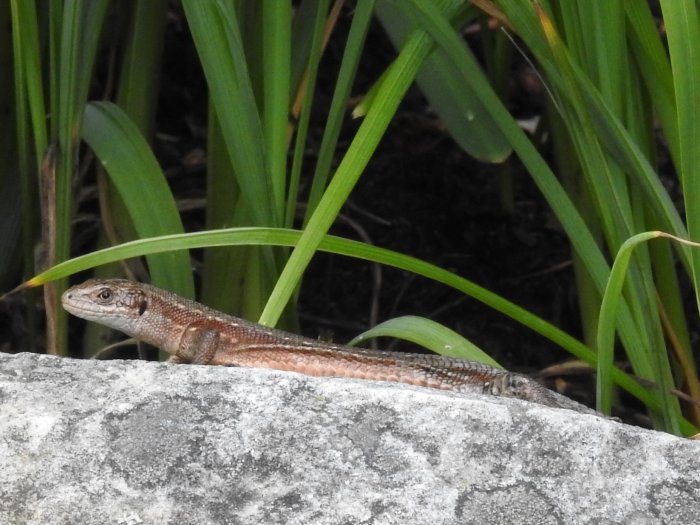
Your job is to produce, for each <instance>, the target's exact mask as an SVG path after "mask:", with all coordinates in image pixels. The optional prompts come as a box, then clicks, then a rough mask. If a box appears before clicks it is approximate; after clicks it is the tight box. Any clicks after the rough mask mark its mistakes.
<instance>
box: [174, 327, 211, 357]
mask: <svg viewBox="0 0 700 525" xmlns="http://www.w3.org/2000/svg"><path fill="white" fill-rule="evenodd" d="M219 339H220V334H219V331H218V330H216V329H214V328H211V327H207V326H202V325H201V324H200V323H192V324H190V325H188V326H187V328H185V331H184V332H183V333H182V338H181V339H180V345H179V347H178V349H177V354H176V357H178V358H180V359H182V360H184V361H187V362H189V363H192V364H194V365H208V364H209V363H210V362H211V360H212V359H213V358H214V356H215V355H216V351H217V349H218V347H219Z"/></svg>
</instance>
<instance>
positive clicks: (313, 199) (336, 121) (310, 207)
mask: <svg viewBox="0 0 700 525" xmlns="http://www.w3.org/2000/svg"><path fill="white" fill-rule="evenodd" d="M374 5H375V1H374V0H365V1H363V2H360V3H359V4H358V5H357V6H356V7H355V13H354V16H353V19H352V25H351V26H350V33H349V35H348V40H347V43H346V45H345V51H344V53H343V59H342V62H341V64H340V71H339V73H338V81H337V82H336V87H335V91H334V92H333V100H332V102H331V107H330V109H329V111H328V120H327V122H326V128H325V130H324V133H323V140H322V141H321V147H320V150H319V154H318V162H317V163H316V169H315V171H314V178H313V182H312V184H311V190H310V192H309V200H308V204H307V207H306V214H305V216H304V224H306V223H307V222H308V219H309V218H310V217H311V214H312V213H313V212H314V210H316V207H317V206H318V202H319V200H320V199H321V196H322V195H323V191H324V190H325V189H326V183H327V182H328V177H329V176H330V170H331V165H332V163H333V154H334V152H335V147H336V144H337V143H338V137H339V136H340V129H341V126H342V124H343V117H344V116H345V111H346V107H347V103H348V100H349V98H350V90H351V89H352V83H353V81H354V79H355V74H356V73H357V68H358V65H359V62H360V56H361V54H362V50H363V48H364V43H365V39H366V37H367V31H368V30H369V24H370V22H371V20H372V13H373V11H374Z"/></svg>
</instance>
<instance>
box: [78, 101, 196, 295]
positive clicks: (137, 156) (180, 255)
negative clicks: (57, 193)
mask: <svg viewBox="0 0 700 525" xmlns="http://www.w3.org/2000/svg"><path fill="white" fill-rule="evenodd" d="M81 133H82V137H83V140H85V142H87V143H88V145H89V146H90V147H91V148H92V149H93V151H94V152H95V154H96V155H97V157H98V158H99V159H100V162H101V163H102V165H103V166H104V168H105V170H106V171H107V174H108V175H109V177H110V180H111V181H112V183H113V184H114V186H115V187H116V188H117V190H118V191H119V194H120V195H121V197H122V200H123V201H124V204H125V205H126V207H127V209H128V210H129V214H130V216H131V220H132V222H133V224H134V227H135V228H136V231H137V233H138V235H139V236H141V237H153V236H156V235H164V234H168V233H182V232H183V231H184V228H183V227H182V221H181V220H180V215H179V214H178V211H177V207H176V206H175V200H174V199H173V195H172V193H171V192H170V188H169V187H168V184H167V182H166V181H165V176H164V175H163V172H162V171H161V169H160V166H158V162H157V161H156V159H155V157H154V156H153V153H152V152H151V149H150V148H149V147H148V144H147V143H146V141H145V139H144V138H143V136H142V135H141V133H140V132H139V130H138V128H136V126H135V125H134V123H133V122H131V120H130V119H129V117H128V116H127V115H126V114H125V113H124V112H123V111H122V110H121V109H120V108H119V107H118V106H116V105H114V104H112V103H109V102H92V103H90V104H88V105H87V106H86V108H85V114H84V118H83V126H82V131H81ZM144 196H147V198H148V206H144V205H143V203H144ZM148 267H149V269H150V272H151V275H152V278H153V282H154V283H158V285H159V286H164V287H166V288H169V289H171V290H173V291H177V293H180V294H182V295H184V296H186V297H194V283H193V281H192V271H191V269H190V260H189V254H188V253H187V252H183V251H180V252H173V253H167V254H160V255H149V256H148Z"/></svg>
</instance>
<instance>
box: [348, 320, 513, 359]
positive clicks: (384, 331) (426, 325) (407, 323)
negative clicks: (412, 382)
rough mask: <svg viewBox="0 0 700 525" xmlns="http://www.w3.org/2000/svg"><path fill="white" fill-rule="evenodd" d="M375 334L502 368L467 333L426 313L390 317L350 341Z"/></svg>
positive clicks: (361, 340) (363, 339)
mask: <svg viewBox="0 0 700 525" xmlns="http://www.w3.org/2000/svg"><path fill="white" fill-rule="evenodd" d="M373 337H396V338H398V339H404V340H406V341H411V342H412V343H416V344H418V345H420V346H422V347H424V348H428V349H429V350H432V351H433V352H435V353H436V354H440V355H444V356H447V357H459V358H460V359H468V360H470V361H479V362H481V363H486V364H487V365H491V366H495V367H497V368H502V367H501V365H500V364H498V362H497V361H495V360H494V359H493V358H492V357H491V356H489V355H488V354H487V353H486V352H484V351H483V350H482V349H481V348H479V347H478V346H476V345H475V344H474V343H472V342H471V341H469V339H467V338H466V337H462V336H461V335H459V334H458V333H457V332H455V331H454V330H450V329H449V328H447V327H446V326H443V325H441V324H440V323H436V322H435V321H433V320H431V319H426V318H425V317H417V316H414V315H406V316H402V317H396V318H395V319H389V320H388V321H384V322H383V323H380V324H378V325H377V326H373V327H372V328H370V329H369V330H367V331H366V332H363V333H361V334H360V335H358V336H357V337H355V338H354V339H353V340H352V341H350V342H349V343H348V344H349V345H356V344H359V343H362V342H363V341H366V340H368V339H371V338H373Z"/></svg>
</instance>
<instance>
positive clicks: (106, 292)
mask: <svg viewBox="0 0 700 525" xmlns="http://www.w3.org/2000/svg"><path fill="white" fill-rule="evenodd" d="M97 298H98V299H99V300H100V301H104V302H107V301H109V300H110V299H112V290H110V289H109V288H102V290H100V291H99V293H98V294H97Z"/></svg>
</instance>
